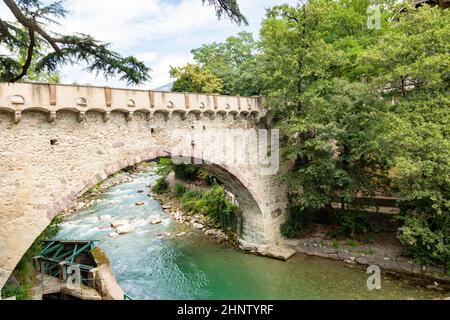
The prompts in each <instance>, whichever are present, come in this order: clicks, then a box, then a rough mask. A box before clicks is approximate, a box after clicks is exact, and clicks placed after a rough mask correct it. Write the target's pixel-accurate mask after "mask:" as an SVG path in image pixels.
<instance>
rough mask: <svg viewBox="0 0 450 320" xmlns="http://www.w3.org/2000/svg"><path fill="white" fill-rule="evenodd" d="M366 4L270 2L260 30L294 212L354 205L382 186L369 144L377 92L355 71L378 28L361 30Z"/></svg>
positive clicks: (381, 167) (378, 112)
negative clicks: (283, 3) (294, 207)
mask: <svg viewBox="0 0 450 320" xmlns="http://www.w3.org/2000/svg"><path fill="white" fill-rule="evenodd" d="M366 4H368V1H350V2H349V1H328V0H311V1H309V2H308V3H307V4H305V5H299V6H297V7H292V6H288V5H282V6H276V7H274V8H272V9H271V10H269V11H268V13H267V16H266V19H265V20H264V22H263V25H262V29H261V43H260V48H261V54H260V56H259V57H258V60H259V61H260V65H262V66H264V68H263V70H262V80H263V85H264V90H265V92H266V93H267V95H268V96H270V97H275V98H277V99H273V100H272V101H273V103H272V104H271V107H272V109H273V113H274V115H275V117H276V120H278V121H277V123H278V124H279V127H280V128H281V129H282V132H283V133H284V151H285V152H284V156H285V160H286V161H288V162H289V163H291V166H292V169H291V171H290V172H289V174H287V175H286V176H285V177H284V180H285V182H286V183H287V184H288V187H289V190H290V193H291V195H290V196H291V197H290V200H291V205H292V206H297V207H298V208H299V209H300V210H307V209H310V208H313V209H320V208H324V209H325V210H326V211H327V212H328V213H329V215H330V217H331V218H332V219H333V218H334V209H333V205H334V204H335V203H340V204H342V206H343V207H346V208H349V207H352V206H356V204H355V199H356V198H357V196H358V195H360V194H366V195H373V194H374V193H375V192H377V191H380V190H381V189H382V188H383V186H384V185H385V179H384V175H383V173H384V172H385V171H386V167H385V163H384V159H380V158H379V156H378V155H379V154H380V153H379V152H378V151H379V150H378V149H377V148H376V147H377V146H376V145H373V144H371V143H370V142H371V141H372V140H373V137H374V136H375V135H376V134H377V133H378V129H377V126H376V124H377V122H378V119H379V118H380V117H383V112H384V111H383V105H382V104H380V103H379V99H378V98H379V95H378V93H377V91H371V90H370V87H369V86H367V85H366V84H364V83H361V82H359V78H358V77H357V76H355V73H357V69H358V66H357V65H356V62H355V55H358V53H359V52H361V51H362V50H363V49H364V48H365V47H367V46H368V44H370V43H371V42H375V41H376V35H374V33H378V31H371V30H368V29H367V28H366V27H365V21H366V20H367V17H366V11H365V10H366V9H363V8H367V7H364V5H366Z"/></svg>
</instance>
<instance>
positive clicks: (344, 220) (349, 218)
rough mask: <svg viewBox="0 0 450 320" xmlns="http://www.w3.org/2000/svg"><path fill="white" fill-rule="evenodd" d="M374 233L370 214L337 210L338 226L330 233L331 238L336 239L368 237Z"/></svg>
mask: <svg viewBox="0 0 450 320" xmlns="http://www.w3.org/2000/svg"><path fill="white" fill-rule="evenodd" d="M370 231H372V224H371V222H370V219H369V213H367V212H361V211H355V210H342V209H337V210H336V226H335V228H334V229H333V230H332V231H330V232H329V234H328V235H329V236H331V237H333V238H335V237H339V236H343V237H351V238H353V237H356V236H359V235H365V236H366V235H367V233H368V232H370Z"/></svg>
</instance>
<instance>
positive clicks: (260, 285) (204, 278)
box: [56, 173, 442, 300]
mask: <svg viewBox="0 0 450 320" xmlns="http://www.w3.org/2000/svg"><path fill="white" fill-rule="evenodd" d="M156 179H157V177H156V176H155V175H153V174H151V173H144V174H140V175H135V176H134V178H133V181H132V182H129V183H125V184H121V185H118V186H115V187H113V188H111V189H110V190H109V191H108V192H107V193H105V194H104V195H102V196H101V197H100V199H101V200H102V202H101V203H99V204H96V205H94V206H92V207H90V208H88V209H85V210H82V211H80V212H78V213H77V214H76V215H75V216H73V217H71V218H68V219H67V220H66V221H64V222H63V223H62V225H61V231H60V233H59V234H58V236H57V237H56V238H57V239H60V240H91V239H96V240H100V246H101V247H102V248H103V249H104V250H105V251H106V253H107V254H108V257H109V259H110V261H111V265H112V268H113V271H114V273H115V275H116V278H117V280H118V282H119V284H120V285H121V286H122V288H123V289H124V291H125V292H126V293H127V294H128V295H130V296H131V297H132V298H133V299H170V300H172V299H188V300H197V299H289V300H291V299H434V298H439V297H442V296H441V295H440V294H439V293H437V292H435V291H432V290H428V289H426V288H422V287H418V286H415V285H413V284H411V283H409V282H407V281H404V280H397V279H393V278H389V277H386V276H383V278H382V289H381V290H374V291H369V290H368V289H367V287H366V280H367V275H366V274H365V273H364V271H362V270H358V269H351V268H349V267H348V266H346V265H345V264H343V263H341V262H337V261H333V260H327V259H321V258H314V257H308V256H303V255H297V256H295V257H293V258H291V259H290V260H289V261H287V262H282V261H278V260H272V259H269V258H263V257H257V256H254V255H248V254H244V253H241V252H239V251H237V250H236V249H234V248H233V247H231V246H229V245H228V244H221V245H217V244H216V243H215V242H213V241H212V240H210V239H208V238H206V237H205V236H204V235H203V234H202V233H200V232H197V231H193V232H191V233H189V234H188V235H186V236H184V237H178V238H177V237H175V238H169V239H161V238H159V237H158V235H160V234H163V233H165V232H171V233H176V232H179V231H180V230H179V228H180V226H179V225H178V224H177V223H175V222H173V221H172V220H171V218H170V217H169V216H168V215H167V214H165V213H164V212H163V210H162V208H161V204H160V203H159V202H158V201H157V200H155V199H152V198H150V197H148V196H147V193H148V191H149V190H148V188H146V185H148V184H149V183H153V182H155V181H156ZM139 189H145V191H146V192H144V193H138V190H139ZM137 201H143V202H145V206H136V205H135V203H136V202H137ZM102 215H111V216H112V217H113V219H114V220H117V219H129V220H131V221H132V223H133V224H134V225H135V226H136V227H137V231H136V232H134V233H130V234H127V235H123V236H119V237H115V238H110V237H108V234H109V233H111V232H113V229H112V228H109V227H108V225H109V224H110V222H102V221H100V220H99V219H98V217H100V216H102ZM153 216H154V217H159V218H161V219H162V220H163V223H162V224H159V225H151V224H150V223H148V221H149V218H151V217H153Z"/></svg>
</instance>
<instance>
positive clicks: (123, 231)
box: [116, 224, 136, 234]
mask: <svg viewBox="0 0 450 320" xmlns="http://www.w3.org/2000/svg"><path fill="white" fill-rule="evenodd" d="M116 231H117V233H118V234H127V233H131V232H134V231H136V227H135V226H133V225H131V224H126V225H123V226H120V227H118V228H117V230H116Z"/></svg>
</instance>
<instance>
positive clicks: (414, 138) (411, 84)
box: [361, 5, 450, 266]
mask: <svg viewBox="0 0 450 320" xmlns="http://www.w3.org/2000/svg"><path fill="white" fill-rule="evenodd" d="M403 6H404V8H405V9H404V10H403V13H402V14H401V15H400V18H399V22H397V23H394V24H392V27H391V28H389V30H387V32H386V33H385V34H384V35H383V36H382V37H381V38H380V39H379V41H378V42H377V43H376V44H375V45H374V46H372V47H370V48H369V50H367V52H366V53H365V54H364V55H362V56H361V63H365V64H367V65H369V66H370V68H369V70H370V72H369V73H368V74H367V79H368V81H370V83H371V85H373V87H374V88H377V89H378V90H379V91H380V92H381V93H382V96H383V98H384V99H385V101H387V102H389V105H390V107H389V115H390V117H389V119H388V121H387V123H386V125H385V127H386V130H385V132H386V133H387V134H384V135H380V136H379V137H378V138H377V140H379V144H380V145H383V146H384V148H383V149H382V151H384V152H385V153H386V154H387V155H389V157H390V161H391V162H392V165H393V168H394V170H392V180H393V181H392V187H393V189H394V191H395V193H396V195H397V196H398V197H399V206H400V208H401V217H402V219H401V220H402V221H403V226H402V227H401V228H400V229H399V233H398V236H399V238H400V240H402V242H403V243H404V244H405V245H406V247H407V249H408V252H409V253H410V254H411V255H412V256H413V257H414V258H415V259H416V260H417V261H418V262H421V263H430V262H438V263H445V264H447V265H448V266H449V265H450V108H449V105H450V98H449V96H448V88H449V84H450V73H449V70H450V59H449V58H448V53H449V51H450V11H449V10H442V9H440V8H438V7H430V6H423V7H420V8H418V9H415V8H413V7H412V6H406V5H403Z"/></svg>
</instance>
